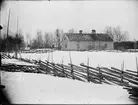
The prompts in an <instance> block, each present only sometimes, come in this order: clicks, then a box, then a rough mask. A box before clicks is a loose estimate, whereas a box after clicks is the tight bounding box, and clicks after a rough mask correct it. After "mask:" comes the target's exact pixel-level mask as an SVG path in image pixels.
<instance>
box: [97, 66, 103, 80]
mask: <svg viewBox="0 0 138 105" xmlns="http://www.w3.org/2000/svg"><path fill="white" fill-rule="evenodd" d="M98 69H99V78H100V83H102V80H101V79H102V74H101V69H100V67H99V65H98Z"/></svg>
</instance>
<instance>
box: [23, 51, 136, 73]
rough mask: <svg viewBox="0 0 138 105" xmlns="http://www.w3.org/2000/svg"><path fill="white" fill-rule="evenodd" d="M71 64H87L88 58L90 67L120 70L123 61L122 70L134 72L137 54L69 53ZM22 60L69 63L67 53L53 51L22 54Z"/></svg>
mask: <svg viewBox="0 0 138 105" xmlns="http://www.w3.org/2000/svg"><path fill="white" fill-rule="evenodd" d="M70 54H71V58H72V63H73V64H76V65H80V63H84V64H87V59H88V58H89V63H90V66H93V67H97V66H98V65H99V66H104V67H109V68H110V67H112V66H113V67H116V68H118V69H121V63H123V61H124V68H125V69H130V70H134V71H136V57H137V58H138V53H129V52H105V51H99V52H88V51H84V52H77V51H70ZM21 55H22V57H23V58H28V59H36V60H39V59H40V60H43V61H45V60H47V58H48V55H49V60H50V61H52V55H53V61H54V62H55V63H61V62H62V60H63V63H64V64H68V63H70V57H69V51H54V52H53V53H40V54H39V53H22V54H21Z"/></svg>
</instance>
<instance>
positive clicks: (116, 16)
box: [1, 0, 138, 40]
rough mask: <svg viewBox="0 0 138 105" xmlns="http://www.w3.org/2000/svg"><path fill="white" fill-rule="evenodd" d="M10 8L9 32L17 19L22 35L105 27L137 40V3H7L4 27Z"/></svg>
mask: <svg viewBox="0 0 138 105" xmlns="http://www.w3.org/2000/svg"><path fill="white" fill-rule="evenodd" d="M9 8H11V18H10V30H11V31H12V32H16V30H17V28H16V27H17V17H19V28H20V29H21V30H22V32H23V34H24V35H26V33H29V34H30V35H31V36H35V35H36V31H37V30H38V29H39V30H42V32H43V33H44V32H54V31H55V30H56V29H57V28H59V29H62V30H63V31H64V32H67V31H68V30H69V29H71V28H74V29H75V30H76V31H79V30H80V29H82V30H83V32H91V30H92V29H96V31H97V32H102V31H103V29H104V28H105V27H106V26H113V27H115V26H120V27H121V28H122V30H125V31H128V32H129V36H130V38H131V39H134V38H135V39H137V40H138V1H136V0H127V1H125V0H124V1H121V0H112V1H109V0H104V1H102V0H99V1H50V2H49V1H41V2H40V1H7V2H5V6H4V7H3V8H2V10H1V24H2V25H4V24H7V20H8V11H9Z"/></svg>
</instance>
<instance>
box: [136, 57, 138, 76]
mask: <svg viewBox="0 0 138 105" xmlns="http://www.w3.org/2000/svg"><path fill="white" fill-rule="evenodd" d="M136 68H137V75H138V61H137V57H136Z"/></svg>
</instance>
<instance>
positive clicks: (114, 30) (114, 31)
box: [104, 26, 129, 42]
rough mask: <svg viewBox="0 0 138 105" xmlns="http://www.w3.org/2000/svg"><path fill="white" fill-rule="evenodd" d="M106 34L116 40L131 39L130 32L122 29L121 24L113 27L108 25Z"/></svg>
mask: <svg viewBox="0 0 138 105" xmlns="http://www.w3.org/2000/svg"><path fill="white" fill-rule="evenodd" d="M104 32H105V33H106V34H108V35H109V36H110V37H111V38H112V39H113V40H114V41H117V42H119V41H127V40H128V39H129V37H128V35H129V34H128V32H127V31H122V30H121V28H120V27H119V26H117V27H111V26H107V27H106V28H105V30H104Z"/></svg>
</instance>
